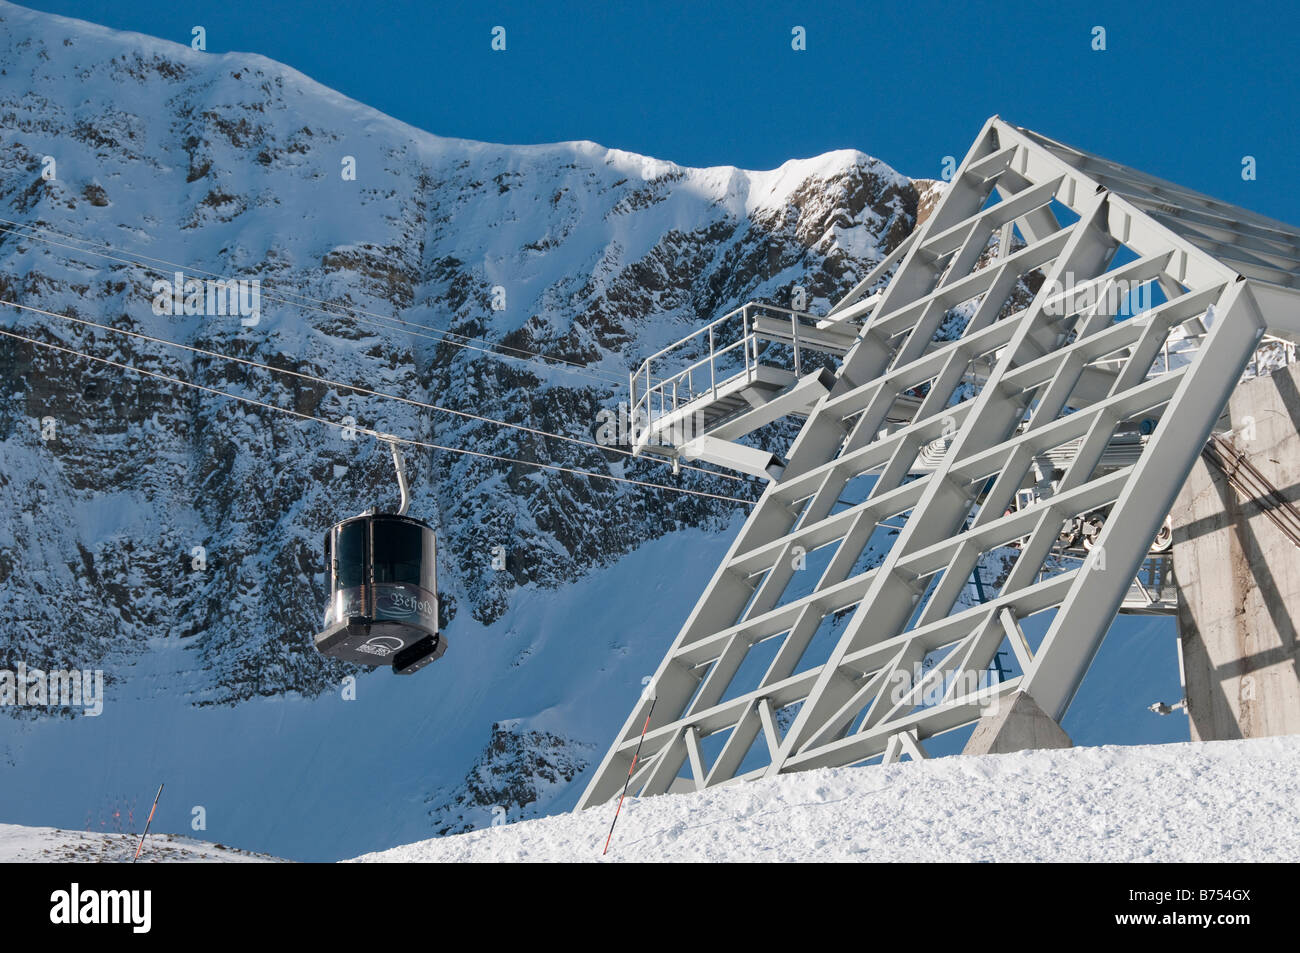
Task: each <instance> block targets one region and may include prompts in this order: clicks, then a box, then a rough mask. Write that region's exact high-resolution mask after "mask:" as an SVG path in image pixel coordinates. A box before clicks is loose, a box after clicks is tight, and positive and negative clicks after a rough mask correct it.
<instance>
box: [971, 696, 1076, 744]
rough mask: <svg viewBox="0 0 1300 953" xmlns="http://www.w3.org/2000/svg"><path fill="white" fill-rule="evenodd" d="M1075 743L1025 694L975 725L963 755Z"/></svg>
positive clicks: (1015, 697)
mask: <svg viewBox="0 0 1300 953" xmlns="http://www.w3.org/2000/svg"><path fill="white" fill-rule="evenodd" d="M1073 747H1074V742H1072V741H1071V740H1070V736H1069V735H1067V734H1066V733H1065V732H1064V731H1063V730H1062V729H1061V726H1060V725H1058V724H1057V723H1056V722H1055V721H1053V720H1052V719H1051V717H1049V716H1048V714H1047V713H1046V712H1045V711H1043V710H1042V709H1041V708H1039V707H1038V703H1037V702H1036V701H1034V700H1033V699H1032V698H1031V697H1029V695H1028V693H1026V692H1016V693H1015V694H1014V695H1012V696H1011V697H1010V698H1004V699H1002V701H1001V704H999V705H998V708H997V710H996V711H994V712H991V713H990V714H987V715H984V716H983V717H982V718H980V720H979V721H978V722H977V723H976V724H975V733H974V734H972V735H971V736H970V740H969V741H967V742H966V747H965V748H963V749H962V754H1010V753H1011V752H1013V751H1029V750H1033V749H1036V748H1073Z"/></svg>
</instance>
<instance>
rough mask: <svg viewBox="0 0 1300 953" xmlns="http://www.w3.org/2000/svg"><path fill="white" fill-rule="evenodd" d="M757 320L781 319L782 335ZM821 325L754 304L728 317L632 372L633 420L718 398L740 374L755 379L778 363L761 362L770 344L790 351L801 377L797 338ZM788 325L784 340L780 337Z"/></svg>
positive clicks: (771, 306)
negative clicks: (723, 387) (721, 389)
mask: <svg viewBox="0 0 1300 953" xmlns="http://www.w3.org/2000/svg"><path fill="white" fill-rule="evenodd" d="M760 317H769V318H776V319H777V320H780V321H781V326H782V333H781V334H777V333H776V332H775V331H774V330H767V331H761V330H759V329H758V327H757V326H756V324H757V319H758V318H760ZM822 320H824V319H822V318H819V317H818V316H816V315H813V314H808V313H806V312H803V311H792V310H790V309H789V308H782V307H780V306H779V305H774V304H763V303H761V302H757V301H750V302H748V303H747V304H744V305H741V306H740V307H739V308H736V309H735V310H734V311H729V312H727V313H726V314H724V315H723V316H722V317H720V318H717V319H715V320H713V321H710V322H709V323H708V324H706V325H705V326H704V327H702V328H700V329H699V330H698V331H695V332H693V333H691V334H688V335H687V336H686V337H684V338H682V339H681V340H680V341H676V342H674V343H672V344H670V345H668V346H667V347H665V348H663V349H661V350H659V351H656V352H655V353H654V354H651V355H650V356H649V357H647V358H646V359H645V360H644V361H642V362H641V366H640V367H638V368H637V369H636V370H635V371H633V372H632V374H631V375H630V381H629V385H630V394H631V398H630V401H629V405H630V410H631V413H632V419H634V420H637V421H640V422H641V423H642V424H643V425H647V426H648V425H649V424H651V423H653V422H654V421H655V420H658V419H660V418H662V417H665V416H667V415H668V414H671V413H673V412H674V411H676V410H678V409H680V408H681V407H684V406H685V405H687V404H689V403H691V402H692V401H695V400H698V399H699V398H701V397H704V396H706V395H712V397H713V398H714V399H716V398H717V396H718V388H719V386H721V385H723V384H726V383H727V382H728V381H731V380H734V379H735V378H736V377H738V376H740V375H742V374H743V375H746V376H747V377H748V379H749V380H754V379H755V377H756V376H757V373H758V367H759V365H760V364H762V363H769V364H772V365H773V366H776V362H770V361H769V362H765V361H763V357H764V356H765V355H766V353H767V348H768V346H769V345H771V344H777V345H784V346H786V347H789V348H790V350H791V351H792V352H793V361H794V373H795V376H796V377H798V376H800V375H802V373H803V360H804V355H803V351H804V350H805V348H803V347H802V346H801V344H800V337H801V335H804V336H806V335H807V334H808V332H809V331H812V330H815V329H817V328H818V326H819V325H818V322H820V321H822ZM786 322H788V327H789V339H788V340H786V338H785V334H784V328H785V326H786ZM819 350H821V349H819ZM701 351H702V352H703V353H704V356H703V357H701V358H698V359H697V360H694V361H692V362H691V363H689V364H687V365H686V366H685V367H680V364H681V362H682V361H683V360H689V359H690V357H692V356H694V354H697V353H700V352H701ZM679 367H680V369H676V368H679Z"/></svg>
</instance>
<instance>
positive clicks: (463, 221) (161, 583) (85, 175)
mask: <svg viewBox="0 0 1300 953" xmlns="http://www.w3.org/2000/svg"><path fill="white" fill-rule="evenodd" d="M0 22H2V23H3V26H4V30H3V36H4V38H5V39H4V40H3V41H0V43H3V45H2V46H0V66H2V68H3V75H0V127H2V129H3V132H2V133H0V134H2V135H3V139H4V150H3V154H4V165H3V169H2V170H0V206H3V208H4V209H5V211H4V214H3V218H4V220H5V221H4V222H3V223H0V227H3V228H4V229H5V231H4V232H0V296H2V297H3V298H4V300H6V301H11V302H17V303H20V304H24V305H28V306H30V307H34V308H40V309H45V310H48V311H51V312H57V313H61V314H66V315H73V316H77V317H81V318H84V319H86V320H89V321H94V322H96V323H100V324H106V325H111V326H112V327H114V328H122V329H129V330H134V331H138V332H141V333H145V334H150V335H154V336H157V337H159V338H163V339H166V340H169V341H180V342H183V343H186V344H190V345H192V346H194V347H198V348H203V349H206V350H211V351H217V352H221V353H225V354H231V355H235V356H239V357H243V358H247V359H250V360H255V361H258V362H262V363H265V364H269V365H273V366H275V367H277V368H284V369H288V370H293V371H299V372H302V373H305V374H311V375H319V376H322V377H327V378H330V379H332V380H335V381H339V382H341V383H344V384H353V383H355V384H360V385H363V386H367V387H371V388H373V389H376V390H382V391H385V392H388V393H393V394H399V395H401V396H404V397H408V398H411V399H413V400H416V401H421V402H428V403H436V404H438V405H440V406H444V407H448V408H451V409H453V410H462V411H467V412H470V413H475V414H479V415H483V416H489V417H494V418H498V419H502V420H507V421H511V422H514V423H519V424H522V425H525V426H528V427H533V428H537V429H540V430H545V431H550V432H553V433H559V434H568V435H574V436H579V437H584V438H586V439H592V437H593V435H594V434H595V432H596V428H597V416H598V414H599V413H600V411H601V410H602V409H604V408H607V407H615V406H616V405H617V404H618V402H619V401H620V400H626V375H627V373H628V370H629V369H630V368H632V367H634V366H635V365H636V364H637V363H638V362H639V360H640V358H641V357H642V356H643V355H644V354H646V353H648V352H649V351H651V350H653V349H656V348H658V347H660V346H662V345H663V344H665V343H667V342H669V341H671V340H673V339H675V338H677V337H680V336H683V335H685V334H687V333H689V332H690V331H691V330H693V329H694V328H696V327H698V326H699V325H700V324H702V323H704V322H706V321H708V320H710V319H711V318H713V317H715V316H718V315H720V314H722V313H724V312H725V311H727V310H728V309H730V308H733V307H735V306H737V305H739V304H741V303H743V302H744V301H746V300H750V299H754V298H760V299H765V300H772V301H777V302H781V301H786V302H788V301H789V296H790V292H791V289H792V287H793V286H795V285H800V286H802V287H804V288H806V289H807V293H808V296H809V298H810V299H811V301H812V302H813V307H814V308H817V307H823V308H824V307H825V306H827V305H828V304H829V303H830V302H832V301H833V300H835V299H836V298H837V297H839V296H840V295H841V294H842V293H843V292H844V291H845V290H847V288H849V287H850V286H851V285H852V284H853V283H854V282H855V281H856V280H858V279H859V278H860V277H861V276H862V274H863V273H864V271H865V270H866V269H867V268H869V267H870V266H871V265H872V264H873V263H874V262H875V261H876V260H878V259H879V257H880V256H881V255H882V254H883V253H884V252H885V251H887V250H888V249H890V248H891V247H893V246H894V245H895V244H897V242H899V241H901V240H902V239H903V238H904V237H906V235H907V234H908V233H909V232H910V231H911V230H912V228H913V227H914V225H915V223H916V218H917V215H918V211H921V212H922V213H923V212H924V210H925V208H926V203H927V201H928V200H929V199H930V198H931V197H932V195H933V193H934V192H935V191H936V190H935V189H934V188H933V187H932V183H928V182H919V183H918V182H913V181H910V180H908V179H906V178H904V177H902V176H900V175H898V174H897V173H895V172H894V171H893V170H891V169H889V168H888V167H887V166H885V165H884V164H883V163H881V162H878V161H877V160H875V159H872V158H869V157H867V156H865V155H862V154H860V153H855V152H848V151H846V152H840V153H834V154H831V155H827V156H823V157H821V158H819V159H814V160H808V161H803V162H791V163H787V164H786V165H785V166H783V167H782V168H781V169H779V170H776V171H775V172H771V173H750V172H744V171H741V170H739V169H731V168H724V169H702V170H701V169H686V168H681V167H678V166H675V165H673V164H671V163H668V162H660V161H656V160H652V159H647V158H644V157H641V156H635V155H629V154H627V153H621V152H617V151H614V150H608V149H604V148H601V147H599V146H596V145H595V144H592V143H584V142H579V143H563V144H559V145H553V146H532V147H503V146H492V145H486V144H482V143H473V142H463V141H455V140H447V139H439V138H436V137H434V136H430V135H427V134H425V133H421V132H419V131H417V130H414V129H410V128H408V127H405V126H403V125H401V124H400V123H397V122H395V121H393V120H390V119H387V118H386V117H383V116H381V115H378V114H376V113H373V112H371V111H370V110H367V109H366V108H364V107H362V106H360V105H358V104H356V103H353V102H350V101H347V100H344V99H343V98H342V97H339V96H338V95H336V94H334V93H332V92H330V91H328V90H326V89H323V88H321V87H319V86H317V85H316V84H314V83H312V82H311V81H310V80H308V79H306V78H305V77H303V76H301V75H299V74H297V73H295V72H293V71H292V70H290V69H287V68H285V67H283V66H279V65H277V64H274V63H271V62H269V61H266V60H264V59H261V58H259V57H256V56H246V55H234V54H232V55H224V56H209V55H205V54H202V53H196V52H193V51H191V50H189V49H186V48H184V47H180V46H175V45H171V44H166V43H162V42H160V41H155V40H151V39H147V38H144V37H138V36H132V35H124V34H114V33H111V32H109V31H104V30H98V29H95V28H90V27H86V26H85V25H83V24H76V23H74V22H73V21H65V20H61V19H58V18H54V17H48V16H43V15H38V14H33V13H29V12H28V11H25V10H22V9H21V8H17V7H12V6H3V7H0ZM349 163H351V168H353V169H355V180H353V179H350V178H349V177H348V175H349ZM49 169H52V170H53V171H52V173H51V172H48V171H47V170H49ZM163 260H165V261H163ZM177 270H181V271H183V272H184V273H185V274H186V275H196V276H203V275H204V274H205V273H213V274H216V275H222V276H227V277H234V278H241V279H254V278H256V279H259V280H260V282H261V296H262V297H261V304H262V313H261V316H260V321H259V322H258V324H257V325H256V326H253V327H244V326H242V325H241V323H240V322H239V321H238V319H237V318H235V317H232V316H224V317H223V316H198V317H195V316H173V315H165V316H159V315H155V314H154V313H153V309H152V308H151V303H152V301H153V298H154V292H153V290H152V287H153V283H154V282H155V281H157V280H159V279H163V280H169V281H170V280H171V279H172V274H173V272H175V271H177ZM494 289H496V290H495V292H494ZM494 294H495V295H496V296H497V300H495V301H494ZM501 298H504V305H502V302H501V300H500V299H501ZM3 318H4V324H5V326H6V327H8V328H12V329H15V330H16V331H18V332H19V333H22V334H24V335H26V336H29V337H33V338H36V339H38V340H41V341H45V342H48V343H56V344H60V345H63V346H66V347H69V348H72V349H76V350H82V351H87V352H90V353H93V354H95V355H98V356H101V357H106V358H110V359H112V360H114V361H118V362H121V363H126V364H130V365H132V366H137V367H143V368H147V369H152V370H156V371H159V372H162V373H166V374H170V375H172V376H176V377H180V378H184V379H186V380H192V381H195V382H197V383H201V384H203V385H206V386H208V387H212V388H216V389H220V390H226V391H231V392H235V393H239V394H242V395H245V396H249V397H254V398H256V399H259V400H265V401H267V402H269V403H274V404H276V405H277V406H282V407H288V408H292V409H294V410H297V411H299V412H301V413H306V414H311V415H315V416H321V417H325V418H328V419H330V420H335V421H341V420H343V418H345V417H348V416H351V417H353V418H355V420H357V421H358V422H359V424H360V425H361V426H364V427H375V428H377V429H382V430H385V431H388V432H393V433H396V434H400V435H402V436H408V437H414V438H417V439H421V440H424V441H427V442H433V443H439V444H444V445H448V446H454V447H465V448H471V449H475V450H479V451H483V452H487V453H491V454H496V455H499V456H506V457H512V458H515V459H518V460H523V461H545V462H550V463H554V464H558V465H562V466H565V467H572V468H578V469H585V470H594V471H597V472H601V473H611V474H615V475H626V476H629V477H633V478H636V479H643V480H650V481H654V482H662V483H665V484H668V485H673V486H685V487H689V488H696V489H705V490H709V491H711V492H719V493H726V494H727V495H736V494H739V495H742V496H744V495H752V494H753V490H752V489H750V488H744V487H737V485H736V484H735V483H733V482H730V481H722V480H717V479H713V478H710V477H708V476H705V475H701V474H696V473H690V472H687V473H684V474H683V475H681V476H679V477H674V476H672V474H671V473H670V472H667V471H665V470H664V468H663V467H662V466H659V465H656V464H652V463H648V462H641V461H629V460H627V459H626V458H623V457H621V456H619V455H616V454H610V453H605V452H602V451H600V450H598V449H595V448H588V447H584V446H581V445H578V444H572V443H567V442H563V441H559V440H554V439H551V438H547V437H540V436H537V435H533V434H527V433H523V432H520V431H517V430H510V429H505V428H502V427H499V426H496V425H493V424H488V423H483V422H478V421H468V422H466V421H465V420H463V419H457V418H455V417H453V416H450V415H447V414H438V413H434V412H430V411H427V410H424V409H421V408H413V407H411V406H410V405H403V404H398V403H395V402H392V401H382V400H379V399H376V398H370V397H365V396H361V395H356V394H349V393H348V392H347V391H346V390H345V389H343V388H326V387H323V386H321V385H317V384H314V383H312V382H310V381H304V380H302V379H295V378H292V377H286V376H281V375H276V374H272V373H267V372H264V371H260V370H255V369H250V368H248V367H246V366H240V365H232V364H229V363H228V362H225V361H221V360H217V359H212V358H208V357H205V356H202V355H197V356H196V355H195V354H193V353H187V352H185V351H178V350H176V349H174V348H168V347H166V346H164V345H159V344H154V343H152V342H148V341H142V340H141V339H139V338H131V337H127V336H121V335H114V334H113V333H112V332H109V331H103V330H99V329H93V328H87V327H85V326H84V325H76V324H70V323H68V322H66V321H61V320H59V319H58V318H53V317H47V316H44V315H35V314H32V313H31V312H22V311H18V310H15V309H13V308H8V307H6V308H5V309H4V315H3ZM458 344H468V345H470V346H468V347H463V346H457V345H458ZM530 353H532V354H544V355H547V356H549V357H552V358H555V360H550V361H543V360H535V359H526V357H527V354H530ZM506 355H514V356H516V358H514V359H512V358H511V357H507V356H506ZM0 387H2V388H3V392H2V395H0V396H2V402H0V440H3V447H4V454H5V465H4V467H3V469H2V470H0V492H2V493H3V494H4V496H5V497H6V502H7V503H8V504H9V505H7V506H6V507H5V508H4V513H3V516H0V598H2V599H3V601H4V604H5V606H6V615H7V617H8V621H7V623H6V624H5V626H4V632H3V636H2V637H3V639H4V643H3V644H4V645H5V650H6V652H7V653H17V654H20V655H22V656H23V657H24V658H28V659H33V660H38V661H39V662H40V663H42V664H47V665H49V666H51V667H58V666H59V665H60V664H63V663H66V664H72V663H73V662H74V661H76V660H77V659H84V658H87V657H92V658H98V659H103V658H107V657H111V656H118V655H122V654H130V653H132V652H138V651H142V650H143V649H144V648H145V646H146V645H147V639H148V638H150V637H160V636H161V637H168V638H173V637H174V638H180V639H193V640H194V641H195V646H196V652H197V654H198V658H197V659H196V665H197V666H198V667H199V668H201V669H202V670H203V671H205V672H207V673H208V674H209V675H210V682H211V683H210V685H208V686H205V687H204V688H203V689H202V690H201V691H200V697H199V698H198V699H197V700H199V701H202V702H230V701H235V700H237V699H239V698H244V697H248V696H250V695H254V694H266V693H277V692H282V691H285V690H287V689H292V690H297V691H303V692H307V693H311V692H313V691H317V690H320V689H321V688H322V687H323V686H325V685H332V684H333V683H334V682H335V681H337V679H338V677H339V676H340V674H341V673H340V671H338V670H337V669H336V667H335V666H333V665H331V664H329V663H327V662H325V661H324V660H322V659H320V658H318V657H317V656H316V655H315V654H314V652H313V651H312V650H311V648H310V642H309V641H308V640H307V639H306V638H305V635H306V634H307V633H309V632H310V631H311V630H312V627H313V624H314V623H315V622H316V620H317V616H318V615H319V612H320V609H319V607H320V603H321V596H322V588H321V584H322V577H321V575H320V573H319V556H318V551H319V546H320V539H319V537H320V534H321V531H322V530H323V529H324V528H325V527H326V526H328V525H329V524H330V523H331V522H333V521H334V520H336V519H338V518H340V517H341V516H342V515H346V514H348V513H351V512H354V511H356V510H358V509H360V508H363V506H364V505H367V504H369V503H371V502H372V501H375V500H387V499H390V498H391V494H392V492H393V491H392V490H391V488H390V485H391V477H390V471H389V463H388V459H387V456H386V453H385V452H384V451H383V450H382V448H379V449H376V446H375V442H374V441H372V440H367V439H366V438H364V437H362V438H360V439H359V440H355V441H347V440H345V439H342V437H341V434H340V432H339V431H333V430H331V429H330V428H328V427H325V426H322V425H319V424H312V423H310V422H306V423H305V422H303V421H301V420H295V419H293V418H291V417H281V416H279V415H276V414H274V413H272V412H270V411H259V410H256V409H250V408H249V407H248V406H247V405H240V404H237V403H233V402H231V401H228V400H223V399H221V398H219V397H215V396H210V395H205V394H196V393H195V392H194V391H190V390H185V389H182V388H180V387H177V386H175V385H169V384H167V383H165V382H162V381H158V380H150V379H147V378H146V379H141V378H140V377H139V376H137V375H132V374H130V373H129V372H125V373H124V372H123V371H121V370H120V369H118V368H116V367H112V366H107V365H104V364H96V363H94V362H92V361H88V360H85V359H83V358H79V357H76V356H72V355H69V354H66V353H60V352H56V351H49V350H46V349H42V348H39V347H35V346H32V345H30V344H26V343H23V342H19V341H16V340H14V339H12V338H7V339H4V340H3V342H2V343H0ZM50 418H52V419H53V426H52V428H49V429H50V430H52V434H53V435H52V436H51V435H50V433H49V432H46V433H44V434H43V433H42V428H41V421H47V427H48V420H49V419H50ZM43 437H44V438H47V439H43ZM410 453H411V451H408V454H410ZM413 455H414V456H415V457H416V459H415V460H413V461H412V463H413V465H414V469H415V471H416V474H417V476H416V479H415V491H416V499H415V503H414V506H413V512H417V513H419V514H421V515H422V516H423V517H425V518H428V519H431V521H433V522H434V523H435V524H436V525H437V526H438V528H439V530H440V543H441V550H440V551H441V561H442V565H441V567H440V568H441V572H442V574H441V583H440V585H441V587H442V588H444V590H445V592H446V594H447V595H449V596H451V600H449V601H450V602H451V603H452V604H454V606H455V607H456V609H458V610H460V611H464V612H467V613H468V614H469V615H470V616H471V617H472V618H474V619H476V620H478V621H479V622H484V623H487V622H491V621H493V620H494V619H496V618H497V617H498V616H499V615H500V614H501V612H502V611H503V609H504V607H505V606H506V605H507V603H508V601H509V599H510V595H511V593H512V592H513V591H515V590H516V589H518V588H519V587H521V586H530V585H532V586H542V587H555V586H560V585H563V584H565V583H567V582H570V581H572V580H573V579H574V578H575V577H577V576H578V575H580V574H582V573H583V572H585V571H587V570H589V569H590V568H592V567H594V566H600V565H606V564H608V563H609V562H611V561H613V560H616V559H618V558H619V557H620V556H621V555H622V554H624V553H626V552H627V551H628V550H630V549H632V548H633V547H636V546H638V545H639V544H641V543H643V542H644V541H645V540H647V539H649V538H653V537H656V536H659V535H662V534H663V533H664V532H666V531H669V530H672V529H676V528H679V527H682V526H712V525H717V524H718V521H719V519H720V517H722V516H723V515H725V514H726V513H728V512H730V510H731V509H733V508H734V504H726V503H720V502H718V501H714V500H709V499H704V498H700V497H691V496H685V495H681V494H676V493H671V492H666V491H653V490H650V491H647V490H645V489H642V488H636V487H628V486H626V485H623V484H618V483H613V482H607V481H600V480H595V479H590V478H587V477H582V476H576V475H572V474H567V473H557V472H554V471H548V470H544V469H538V468H535V467H530V466H527V465H524V464H512V463H503V462H500V461H496V460H491V459H486V458H474V457H466V456H461V455H457V454H454V453H450V452H444V451H431V452H428V453H423V452H420V451H418V450H417V451H416V452H415V453H414V454H413ZM195 547H203V550H204V552H205V553H206V557H205V559H203V560H199V561H198V562H196V559H195V557H194V556H193V555H192V551H193V550H194V549H195ZM497 547H501V548H502V549H503V550H504V553H505V557H506V558H505V562H506V569H505V570H504V571H501V570H498V569H494V568H493V559H492V556H493V553H494V551H495V552H496V553H498V554H500V553H501V550H499V549H497ZM203 564H205V565H204V568H202V569H196V568H195V567H196V566H199V565H203ZM499 564H500V563H499V561H498V565H499ZM454 629H455V621H454V620H453V621H452V623H451V631H452V632H454ZM50 632H58V633H60V635H59V637H57V638H54V639H51V638H49V637H48V633H50ZM74 657H75V658H74Z"/></svg>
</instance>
